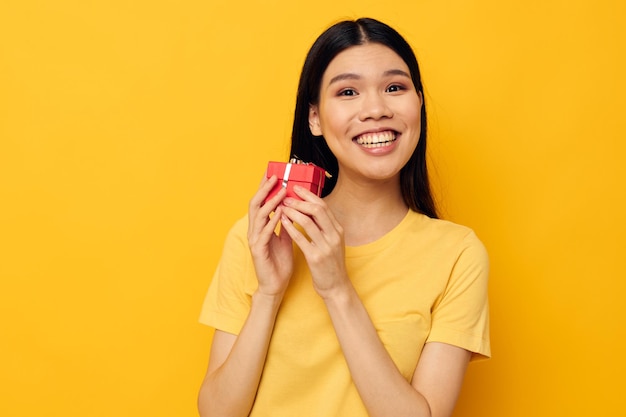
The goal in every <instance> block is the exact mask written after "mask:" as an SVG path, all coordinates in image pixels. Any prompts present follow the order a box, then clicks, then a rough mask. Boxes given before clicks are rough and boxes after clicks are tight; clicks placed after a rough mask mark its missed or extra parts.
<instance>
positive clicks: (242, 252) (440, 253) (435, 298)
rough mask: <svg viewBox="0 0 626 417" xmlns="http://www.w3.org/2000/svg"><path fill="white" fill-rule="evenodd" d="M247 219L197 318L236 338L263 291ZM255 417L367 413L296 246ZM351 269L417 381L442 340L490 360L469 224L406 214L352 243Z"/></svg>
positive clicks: (482, 272) (230, 241)
mask: <svg viewBox="0 0 626 417" xmlns="http://www.w3.org/2000/svg"><path fill="white" fill-rule="evenodd" d="M246 231H247V218H246V217H244V218H243V219H241V220H240V221H238V222H237V223H236V224H235V225H234V227H233V228H232V229H231V231H230V233H229V234H228V237H227V239H226V243H225V247H224V253H223V255H222V259H221V260H220V263H219V265H218V268H217V271H216V272H215V275H214V277H213V281H212V283H211V286H210V288H209V291H208V292H207V295H206V299H205V302H204V305H203V308H202V313H201V316H200V321H201V322H202V323H204V324H207V325H209V326H212V327H215V328H217V329H220V330H223V331H225V332H229V333H233V334H238V333H239V331H240V330H241V327H242V326H243V323H244V321H245V320H246V317H247V315H248V312H249V309H250V303H251V297H252V293H253V292H254V291H255V289H256V287H257V281H256V276H255V273H254V266H253V264H252V259H251V256H250V251H249V249H248V244H247V239H246ZM295 263H296V267H295V272H294V275H293V277H292V279H291V282H290V284H289V288H288V290H287V292H286V294H285V297H284V300H283V303H282V305H281V308H280V311H279V313H278V317H277V319H276V325H275V328H274V333H273V336H272V340H271V343H270V347H269V351H268V355H267V361H266V363H265V368H264V371H263V376H262V378H261V382H260V385H259V390H258V393H257V396H256V400H255V404H254V407H253V409H252V413H251V414H250V415H251V416H271V417H283V416H285V417H287V416H288V417H293V416H307V417H328V416H351V417H358V416H363V417H365V416H367V412H366V410H365V407H364V405H363V403H362V401H361V399H360V397H359V394H358V392H357V390H356V387H355V386H354V384H353V382H352V379H351V376H350V372H349V370H348V367H347V364H346V362H345V359H344V357H343V354H342V351H341V348H340V346H339V342H338V340H337V337H336V335H335V332H334V329H333V326H332V323H331V320H330V317H329V315H328V312H327V310H326V307H325V305H324V303H323V301H322V299H321V298H320V297H319V296H318V295H317V294H316V293H315V291H314V290H313V286H312V283H311V276H310V273H309V271H308V267H307V264H306V261H305V259H304V256H303V255H302V253H301V252H300V251H299V250H298V248H297V247H296V249H295ZM346 267H347V270H348V275H349V277H350V279H351V281H352V283H353V285H354V287H355V289H356V291H357V292H358V294H359V296H360V297H361V300H362V302H363V304H364V305H365V307H366V309H367V311H368V313H369V315H370V317H371V319H372V322H373V323H374V326H375V328H376V329H377V331H378V335H379V337H380V338H381V340H382V342H383V344H384V345H385V347H386V349H387V351H388V352H389V354H390V356H391V357H392V359H393V360H394V362H395V363H396V366H397V367H398V369H399V370H400V372H401V373H402V375H404V377H405V378H406V379H407V380H408V381H410V380H411V377H412V375H413V372H414V371H415V368H416V366H417V362H418V360H419V357H420V354H421V352H422V348H423V347H424V344H425V343H428V342H444V343H448V344H451V345H455V346H459V347H462V348H464V349H467V350H469V351H471V352H473V355H472V359H477V358H481V357H483V358H484V357H489V356H490V354H491V353H490V346H489V307H488V300H487V279H488V269H489V262H488V258H487V253H486V251H485V248H484V246H483V244H482V243H481V242H480V240H478V238H477V237H476V235H475V234H474V232H473V231H472V230H470V229H468V228H466V227H464V226H459V225H457V224H454V223H451V222H448V221H445V220H437V219H431V218H429V217H427V216H424V215H422V214H418V213H415V212H412V211H409V212H408V214H407V215H406V217H405V218H404V219H403V220H402V222H401V223H400V224H399V225H398V226H396V227H395V228H394V229H393V230H391V231H390V232H389V233H388V234H386V235H385V236H383V237H382V238H380V239H378V240H377V241H375V242H372V243H369V244H366V245H362V246H358V247H347V248H346Z"/></svg>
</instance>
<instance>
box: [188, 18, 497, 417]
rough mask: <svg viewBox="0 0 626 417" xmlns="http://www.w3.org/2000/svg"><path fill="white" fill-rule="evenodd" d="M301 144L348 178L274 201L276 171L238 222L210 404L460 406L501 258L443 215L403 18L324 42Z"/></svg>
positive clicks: (382, 409)
mask: <svg viewBox="0 0 626 417" xmlns="http://www.w3.org/2000/svg"><path fill="white" fill-rule="evenodd" d="M291 154H292V156H295V155H298V157H300V158H301V159H304V160H305V161H307V162H313V163H315V164H317V165H319V166H321V167H322V168H324V169H325V170H326V171H329V172H330V173H331V174H332V180H331V181H328V184H327V185H326V186H325V189H324V191H323V193H322V197H321V198H320V197H318V196H317V195H315V194H313V193H311V192H309V191H308V190H304V189H302V188H299V187H294V191H295V193H296V194H297V196H298V197H300V199H296V198H292V197H287V196H286V191H285V190H284V189H282V190H281V191H279V192H278V193H277V194H276V195H274V196H273V197H271V198H269V199H268V198H267V197H268V195H269V193H270V192H271V190H272V189H273V188H274V185H275V184H276V183H277V178H276V177H275V176H272V177H270V178H269V179H266V180H264V181H263V182H262V183H261V185H260V187H259V189H258V191H257V192H256V194H255V195H254V196H253V197H252V198H251V200H250V204H249V212H248V215H247V216H246V217H245V218H243V219H241V220H240V221H238V222H237V223H236V224H235V225H234V227H233V228H232V229H231V232H230V233H229V235H228V237H227V240H226V244H225V247H224V253H223V255H222V259H221V261H220V264H219V267H218V269H217V271H216V273H215V275H214V278H213V281H212V283H211V286H210V288H209V291H208V293H207V296H206V300H205V303H204V306H203V309H202V314H201V321H202V322H203V323H205V324H207V325H210V326H212V327H214V328H215V329H216V332H215V336H214V338H213V344H212V348H211V355H210V359H209V365H208V370H207V373H206V377H205V379H204V382H203V384H202V387H201V390H200V394H199V401H198V405H199V410H200V414H201V415H202V416H223V415H229V416H248V415H250V416H270V415H271V416H273V417H276V416H278V417H281V416H294V415H312V416H336V415H350V416H357V417H358V416H390V415H393V416H399V415H411V416H428V417H443V416H449V415H451V413H452V411H453V409H454V405H455V402H456V399H457V396H458V393H459V391H460V388H461V383H462V380H463V376H464V374H465V369H466V367H467V364H468V362H469V361H470V360H472V359H479V358H486V357H488V356H489V355H490V345H489V313H488V300H487V278H488V259H487V254H486V252H485V249H484V247H483V245H482V243H481V242H480V241H479V240H478V238H477V237H476V235H475V234H474V233H473V232H472V231H471V230H470V229H468V228H466V227H463V226H460V225H456V224H453V223H451V222H447V221H444V220H439V219H438V218H437V213H436V209H435V207H434V204H433V199H432V196H431V192H430V186H429V179H428V172H427V170H426V161H425V154H426V112H425V105H424V102H423V88H422V84H421V79H420V75H419V67H418V65H417V60H416V58H415V55H414V54H413V51H412V50H411V48H410V47H409V45H408V44H407V43H406V41H405V40H404V39H403V38H402V37H401V36H400V35H399V34H398V33H397V32H396V31H395V30H394V29H392V28H391V27H389V26H387V25H385V24H384V23H381V22H379V21H376V20H373V19H359V20H356V21H344V22H341V23H338V24H336V25H334V26H332V27H331V28H329V29H328V30H327V31H326V32H324V33H323V34H322V35H321V36H320V37H319V38H318V39H317V41H316V42H315V43H314V44H313V46H312V48H311V50H310V51H309V54H308V55H307V58H306V61H305V64H304V67H303V70H302V74H301V78H300V85H299V89H298V98H297V103H296V110H295V117H294V127H293V134H292V147H291ZM272 213H273V215H272ZM390 399H392V400H391V401H390Z"/></svg>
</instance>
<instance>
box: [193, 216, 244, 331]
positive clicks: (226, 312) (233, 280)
mask: <svg viewBox="0 0 626 417" xmlns="http://www.w3.org/2000/svg"><path fill="white" fill-rule="evenodd" d="M246 225H247V219H246V218H244V219H241V220H239V221H238V222H237V223H236V224H235V225H234V226H233V227H232V228H231V230H230V231H229V233H228V235H227V236H226V240H225V243H224V249H223V252H222V257H221V258H220V261H219V264H218V266H217V268H216V271H215V273H214V275H213V279H212V281H211V284H210V286H209V290H208V291H207V294H206V296H205V299H204V303H203V305H202V310H201V313H200V319H199V321H200V323H202V324H206V325H207V326H211V327H214V328H216V329H218V330H222V331H225V332H228V333H232V334H239V332H240V331H241V328H242V327H243V324H244V322H245V320H246V318H247V317H248V313H249V311H250V305H251V299H252V293H253V292H254V290H255V285H256V275H255V274H254V267H253V264H252V259H251V256H250V250H249V249H248V243H247V238H246Z"/></svg>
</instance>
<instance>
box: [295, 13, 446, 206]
mask: <svg viewBox="0 0 626 417" xmlns="http://www.w3.org/2000/svg"><path fill="white" fill-rule="evenodd" d="M366 43H379V44H382V45H385V46H387V47H388V48H390V49H392V50H393V51H394V52H396V53H397V54H398V55H399V56H400V57H401V58H402V59H403V60H404V62H405V63H406V64H407V66H408V67H409V71H410V73H411V79H412V81H413V84H414V85H415V89H416V90H417V91H418V92H419V94H421V96H422V100H423V99H424V89H423V86H422V79H421V76H420V71H419V65H418V63H417V58H416V57H415V53H414V52H413V50H412V49H411V46H410V45H409V44H408V43H407V42H406V40H405V39H404V38H403V37H402V35H400V34H399V33H398V32H397V31H396V30H395V29H393V28H391V27H390V26H388V25H386V24H384V23H382V22H379V21H378V20H375V19H370V18H361V19H357V20H354V21H352V20H346V21H342V22H339V23H337V24H335V25H333V26H331V27H330V28H328V29H327V30H326V31H325V32H324V33H322V34H321V35H320V36H319V37H318V38H317V40H316V41H315V42H314V43H313V46H312V47H311V49H310V50H309V53H308V54H307V57H306V59H305V61H304V66H303V67H302V73H301V75H300V82H299V85H298V96H297V99H296V108H295V115H294V122H293V130H292V134H291V156H292V157H297V158H299V159H301V160H303V161H306V162H313V163H314V164H316V165H318V166H320V167H322V168H324V169H325V170H326V171H328V172H329V173H330V174H331V175H332V178H328V179H327V181H326V184H325V185H324V190H323V193H322V196H326V195H328V194H330V192H331V191H332V190H333V188H334V187H335V184H336V183H337V177H338V176H339V165H338V163H337V158H335V155H333V153H332V152H331V150H330V148H329V147H328V144H327V143H326V140H322V138H315V137H314V136H313V134H312V133H311V130H310V128H309V108H310V106H311V105H316V104H319V93H320V87H321V83H322V77H323V75H324V72H325V71H326V68H327V67H328V65H329V64H330V62H331V61H332V60H333V59H334V58H335V57H336V56H337V55H338V54H339V53H340V52H342V51H344V50H346V49H348V48H350V47H352V46H357V45H363V44H366ZM400 188H401V190H402V196H403V198H404V201H405V203H406V204H407V205H408V206H409V208H410V209H411V210H413V211H416V212H419V213H423V214H425V215H427V216H429V217H433V218H437V217H438V216H437V209H436V207H435V202H434V199H433V196H432V193H431V189H430V182H429V178H428V170H427V164H426V103H425V102H422V108H421V130H420V137H419V141H418V143H417V146H416V148H415V151H414V152H413V155H411V158H410V159H409V161H408V162H407V163H406V165H405V166H404V167H402V169H401V170H400Z"/></svg>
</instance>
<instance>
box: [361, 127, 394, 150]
mask: <svg viewBox="0 0 626 417" xmlns="http://www.w3.org/2000/svg"><path fill="white" fill-rule="evenodd" d="M395 140H396V132H394V131H391V130H386V131H384V132H374V133H364V134H362V135H360V136H357V137H356V138H355V141H356V143H358V144H359V145H361V146H363V147H365V148H381V147H383V146H388V145H389V144H391V143H392V142H394V141H395Z"/></svg>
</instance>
